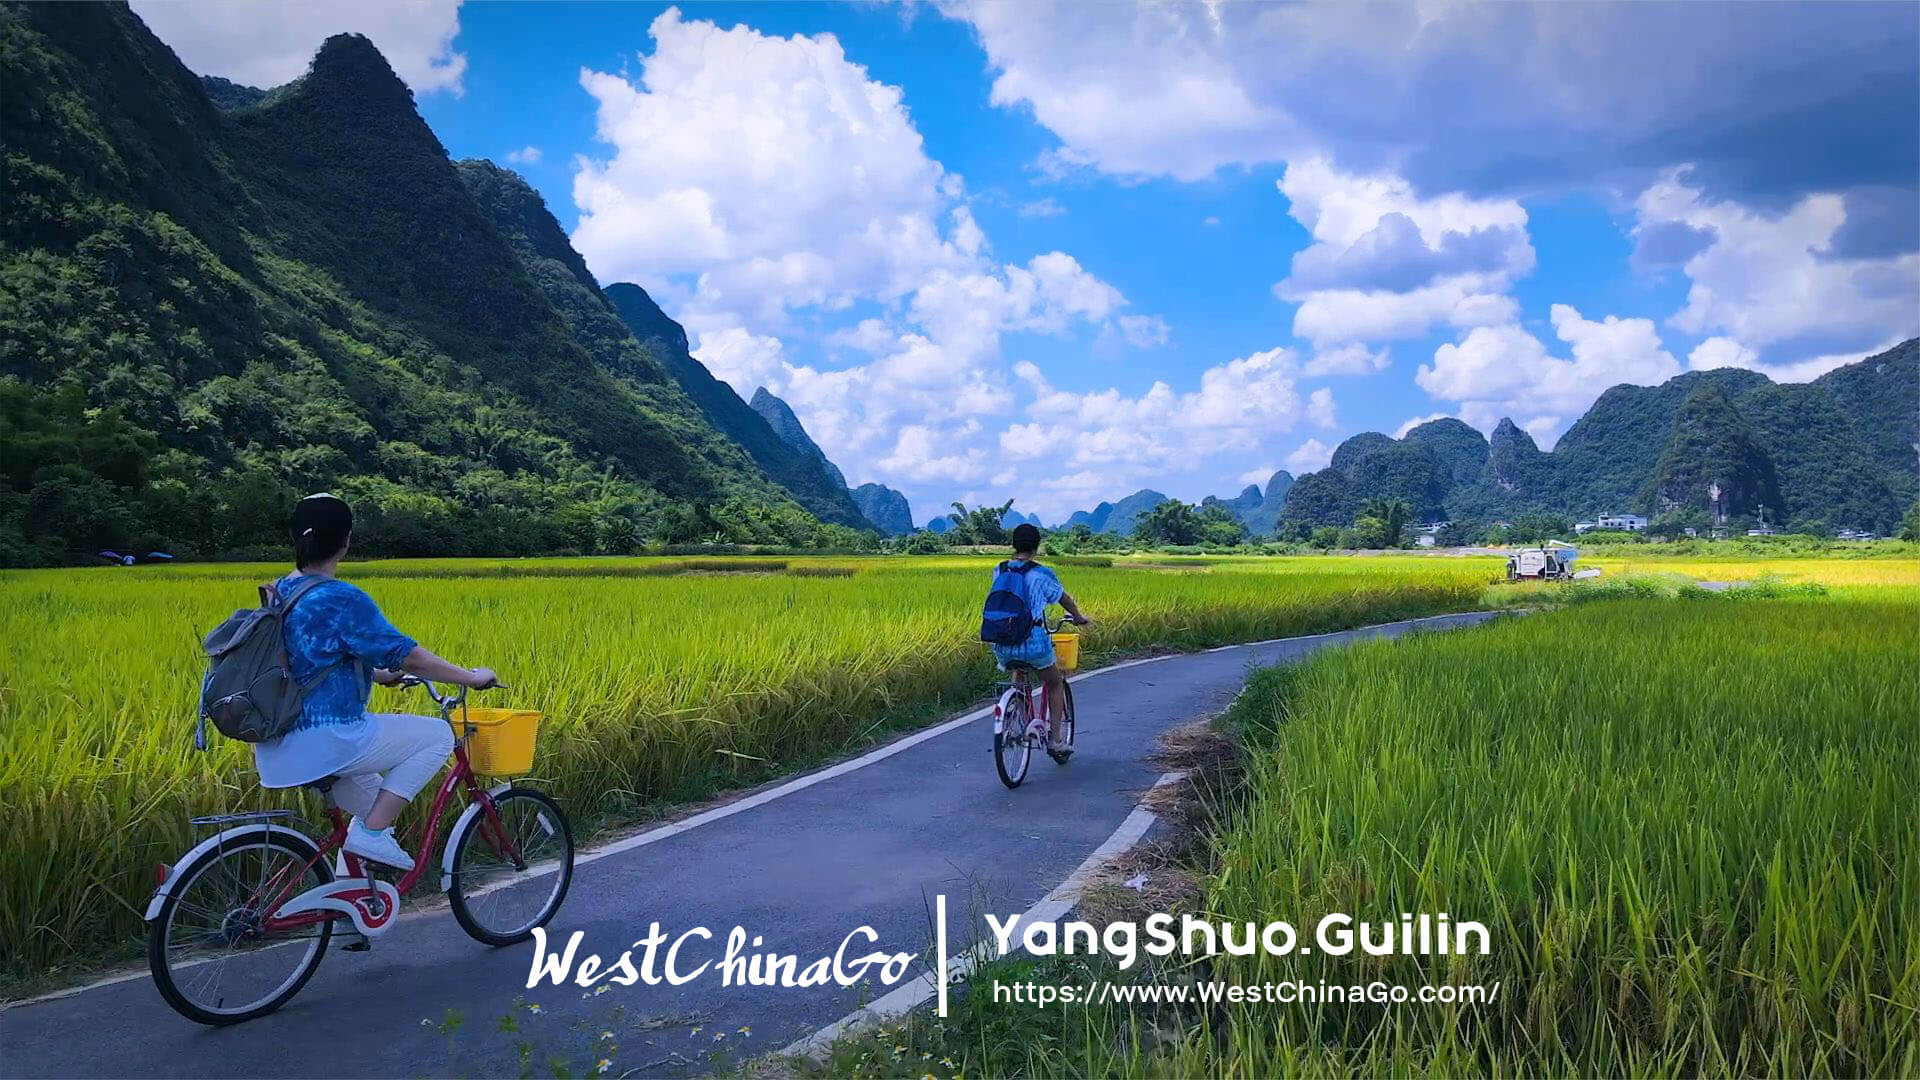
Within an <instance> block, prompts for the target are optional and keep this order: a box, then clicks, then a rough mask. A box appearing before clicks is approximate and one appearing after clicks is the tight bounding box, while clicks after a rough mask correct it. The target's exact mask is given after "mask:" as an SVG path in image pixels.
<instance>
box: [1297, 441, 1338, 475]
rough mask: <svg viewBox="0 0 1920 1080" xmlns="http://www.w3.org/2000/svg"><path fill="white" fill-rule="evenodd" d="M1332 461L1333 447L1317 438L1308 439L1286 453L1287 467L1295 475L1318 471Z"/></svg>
mask: <svg viewBox="0 0 1920 1080" xmlns="http://www.w3.org/2000/svg"><path fill="white" fill-rule="evenodd" d="M1332 462H1333V447H1331V446H1328V445H1327V444H1326V443H1323V442H1321V441H1320V440H1319V439H1308V440H1307V441H1306V442H1303V443H1301V444H1300V445H1299V446H1296V447H1294V448H1293V452H1292V453H1290V454H1288V455H1287V469H1288V471H1290V472H1292V473H1293V475H1295V476H1304V475H1305V474H1307V473H1310V472H1319V471H1320V470H1321V469H1324V468H1326V467H1327V466H1328V465H1330V464H1332Z"/></svg>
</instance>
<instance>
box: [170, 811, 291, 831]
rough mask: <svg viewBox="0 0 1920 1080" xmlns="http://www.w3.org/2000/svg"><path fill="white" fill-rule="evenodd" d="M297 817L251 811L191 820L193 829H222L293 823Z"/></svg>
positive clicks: (281, 813)
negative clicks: (261, 823) (269, 822)
mask: <svg viewBox="0 0 1920 1080" xmlns="http://www.w3.org/2000/svg"><path fill="white" fill-rule="evenodd" d="M295 820H300V818H299V816H298V815H296V814H295V813H294V812H293V811H291V810H253V811H249V812H247V813H244V814H212V815H209V816H207V817H197V818H194V819H193V825H194V827H195V828H201V829H224V828H226V827H228V826H229V825H251V824H253V823H254V822H259V821H278V822H286V821H295Z"/></svg>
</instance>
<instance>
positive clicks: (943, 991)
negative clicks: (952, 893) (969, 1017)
mask: <svg viewBox="0 0 1920 1080" xmlns="http://www.w3.org/2000/svg"><path fill="white" fill-rule="evenodd" d="M933 912H934V914H933V918H934V927H933V941H934V945H933V947H934V949H935V950H936V951H937V955H938V956H939V958H940V962H939V965H938V967H939V969H940V1019H942V1020H945V1019H946V1018H947V894H946V893H938V894H935V896H934V898H933Z"/></svg>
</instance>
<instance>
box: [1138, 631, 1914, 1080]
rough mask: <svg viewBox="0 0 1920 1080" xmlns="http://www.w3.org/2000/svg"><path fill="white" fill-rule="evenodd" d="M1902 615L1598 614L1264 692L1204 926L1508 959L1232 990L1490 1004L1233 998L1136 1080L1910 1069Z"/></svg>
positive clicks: (1285, 971)
mask: <svg viewBox="0 0 1920 1080" xmlns="http://www.w3.org/2000/svg"><path fill="white" fill-rule="evenodd" d="M1916 614H1917V612H1916V609H1915V607H1914V605H1913V604H1912V603H1911V602H1908V603H1892V604H1889V603H1874V602H1859V603H1834V602H1830V601H1828V602H1822V601H1806V600H1769V601H1755V602H1750V603H1699V604H1681V605H1673V604H1664V605H1662V604H1650V603H1645V602H1622V603H1600V604H1592V605H1582V606H1579V607H1576V608H1570V609H1568V610H1565V611H1562V612H1558V613H1555V614H1551V615H1545V616H1534V617H1528V618H1523V619H1515V620H1509V621H1505V622H1503V623H1502V624H1500V625H1495V626H1490V627H1486V628H1483V629H1480V630H1476V631H1472V632H1467V633H1461V634H1458V635H1446V636H1440V635H1434V636H1428V637H1424V638H1421V639H1417V640H1412V641H1406V642H1402V643H1397V644H1379V645H1364V646H1360V647H1356V648H1353V649H1350V650H1343V651H1342V652H1340V653H1338V654H1331V655H1326V656H1324V657H1321V658H1318V659H1315V660H1313V661H1310V662H1308V663H1307V664H1306V665H1304V666H1303V667H1301V668H1299V669H1296V670H1294V671H1291V672H1285V673H1280V674H1276V675H1274V676H1270V677H1269V679H1268V681H1267V682H1266V684H1265V693H1266V695H1267V696H1266V697H1265V699H1264V701H1265V703H1266V716H1265V720H1266V721H1267V723H1268V725H1269V729H1270V731H1271V732H1272V738H1273V739H1274V740H1275V742H1276V745H1275V748H1274V750H1273V752H1271V753H1267V754H1263V755H1257V756H1256V760H1255V764H1254V767H1253V769H1252V772H1251V776H1250V785H1251V786H1250V800H1251V801H1250V804H1249V806H1248V808H1247V810H1246V812H1245V813H1244V814H1243V815H1241V816H1240V817H1239V818H1238V819H1237V822H1236V823H1235V824H1234V825H1233V826H1232V827H1231V828H1230V829H1229V830H1228V831H1227V832H1226V833H1225V835H1224V836H1223V837H1222V838H1221V842H1220V853H1221V854H1220V865H1219V870H1218V874H1217V875H1216V876H1215V878H1214V881H1213V884H1212V887H1211V890H1210V893H1209V896H1208V902H1207V906H1208V907H1209V908H1210V909H1212V910H1213V911H1216V912H1219V913H1222V914H1224V915H1227V916H1230V917H1233V918H1245V917H1260V916H1264V917H1287V918H1293V919H1297V920H1300V921H1311V920H1316V919H1317V918H1318V917H1319V915H1320V914H1323V913H1326V912H1331V911H1345V912H1351V913H1353V914H1354V915H1355V917H1356V918H1366V917H1369V915H1371V916H1372V917H1373V918H1375V919H1383V920H1384V919H1389V918H1391V917H1393V916H1394V915H1396V914H1397V913H1399V912H1403V911H1409V912H1439V911H1445V912H1449V913H1451V915H1452V916H1453V918H1454V919H1456V920H1458V919H1462V918H1466V919H1474V920H1478V921H1480V922H1483V923H1485V924H1487V925H1488V926H1489V927H1490V928H1492V931H1493V934H1494V942H1493V952H1492V954H1491V955H1489V956H1486V957H1479V956H1472V957H1464V958H1463V957H1437V958H1423V957H1391V958H1373V957H1368V958H1366V959H1363V960H1362V959H1355V958H1352V957H1329V956H1321V955H1317V954H1316V955H1310V956H1303V957H1288V958H1285V959H1273V958H1268V957H1264V956H1263V957H1259V958H1245V959H1242V958H1234V959H1230V960H1226V961H1224V962H1221V963H1220V964H1219V965H1218V967H1217V974H1219V975H1220V976H1222V977H1224V978H1226V979H1229V980H1231V981H1234V982H1243V983H1264V982H1272V981H1279V980H1293V979H1300V980H1305V981H1308V982H1319V981H1322V980H1324V981H1328V982H1341V983H1354V982H1366V981H1371V980H1373V979H1382V980H1385V981H1387V982H1389V983H1402V984H1406V985H1419V984H1427V983H1448V982H1452V983H1491V982H1494V981H1495V980H1498V981H1499V982H1500V983H1501V984H1502V987H1503V992H1502V995H1501V997H1500V999H1499V1001H1498V1002H1497V1003H1496V1004H1494V1005H1490V1006H1479V1007H1458V1008H1456V1007H1448V1006H1433V1005H1401V1006H1368V1005H1325V1006H1320V1007H1304V1006H1294V1007H1281V1006H1271V1005H1265V1006H1239V1007H1230V1008H1229V1009H1228V1010H1227V1011H1226V1012H1225V1013H1224V1014H1223V1015H1222V1016H1220V1017H1217V1018H1216V1019H1215V1020H1214V1021H1213V1022H1211V1023H1208V1024H1205V1025H1203V1027H1201V1028H1200V1029H1197V1030H1195V1031H1194V1032H1193V1033H1191V1034H1190V1036H1189V1037H1188V1038H1186V1039H1184V1040H1183V1041H1180V1042H1179V1043H1177V1044H1176V1046H1175V1047H1174V1048H1173V1049H1171V1050H1163V1051H1161V1052H1159V1053H1158V1054H1156V1055H1154V1056H1153V1058H1152V1059H1151V1060H1149V1061H1147V1062H1145V1063H1144V1065H1145V1071H1147V1072H1150V1073H1172V1074H1182V1075H1217V1074H1227V1075H1238V1076H1276V1075H1282V1074H1290V1073H1295V1072H1300V1071H1310V1072H1348V1071H1359V1072H1369V1073H1388V1072H1391V1073H1403V1072H1423V1073H1434V1074H1440V1075H1457V1074H1461V1073H1475V1074H1491V1073H1569V1074H1574V1075H1653V1074H1681V1075H1699V1074H1714V1075H1720V1074H1743V1075H1744V1074H1764V1075H1794V1076H1804V1075H1913V1074H1914V1072H1915V1069H1916V1067H1917V1066H1920V817H1916V815H1915V812H1914V807H1915V805H1916V803H1915V800H1916V797H1920V767H1916V765H1915V758H1914V746H1915V736H1916V733H1917V731H1916V729H1917V728H1920V667H1917V666H1916V665H1917V664H1920V620H1917V619H1916V617H1915V616H1916ZM1135 1064H1136V1065H1138V1064H1142V1063H1141V1062H1136V1063H1135Z"/></svg>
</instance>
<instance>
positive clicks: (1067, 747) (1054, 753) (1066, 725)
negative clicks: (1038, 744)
mask: <svg viewBox="0 0 1920 1080" xmlns="http://www.w3.org/2000/svg"><path fill="white" fill-rule="evenodd" d="M1060 693H1061V694H1062V696H1064V697H1065V698H1066V699H1067V711H1066V714H1065V715H1064V716H1062V717H1061V719H1060V742H1061V748H1060V749H1058V750H1055V749H1053V748H1052V747H1048V748H1047V756H1048V757H1050V758H1052V759H1053V763H1054V764H1055V765H1065V764H1066V763H1067V759H1068V758H1070V757H1072V756H1073V684H1072V683H1070V682H1067V681H1065V680H1062V681H1061V683H1060Z"/></svg>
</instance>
